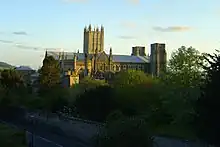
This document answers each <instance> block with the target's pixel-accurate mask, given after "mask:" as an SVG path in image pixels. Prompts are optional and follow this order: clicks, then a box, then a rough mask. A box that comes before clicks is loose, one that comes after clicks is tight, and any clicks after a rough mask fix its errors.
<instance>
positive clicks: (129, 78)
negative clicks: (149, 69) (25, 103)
mask: <svg viewBox="0 0 220 147" xmlns="http://www.w3.org/2000/svg"><path fill="white" fill-rule="evenodd" d="M150 80H152V78H149V76H147V75H146V74H145V73H144V72H142V71H136V70H128V71H122V72H119V73H118V74H117V75H116V76H115V77H114V81H113V85H114V87H124V86H127V85H129V86H134V85H137V84H142V83H147V82H149V81H150Z"/></svg>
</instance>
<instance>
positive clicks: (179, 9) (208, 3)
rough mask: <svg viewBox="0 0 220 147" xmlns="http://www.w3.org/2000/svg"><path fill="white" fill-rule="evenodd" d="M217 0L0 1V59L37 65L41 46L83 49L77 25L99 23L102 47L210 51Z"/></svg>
mask: <svg viewBox="0 0 220 147" xmlns="http://www.w3.org/2000/svg"><path fill="white" fill-rule="evenodd" d="M219 7H220V1H219V0H0V61H4V62H7V63H10V64H12V65H16V66H19V65H25V66H30V67H32V68H35V69H37V68H39V66H41V64H42V60H43V57H44V54H45V49H46V48H50V49H51V50H55V49H60V48H62V49H63V50H64V51H70V52H76V51H77V50H79V51H80V52H82V51H83V29H84V27H85V26H86V25H87V26H88V25H89V24H91V25H92V26H101V25H103V26H104V28H105V45H104V46H105V51H106V52H107V53H108V52H109V48H110V47H112V50H113V54H126V55H130V54H131V50H132V49H131V48H132V46H136V45H138V46H145V47H146V52H147V53H149V50H150V44H151V43H156V42H157V43H166V50H167V52H168V57H169V56H170V54H171V53H172V51H174V50H176V49H178V48H179V47H181V46H186V47H190V46H192V47H194V48H196V49H197V50H199V51H200V52H208V53H213V52H214V51H215V49H219V45H220V42H219V41H220V38H219V34H220V27H219V26H220V9H219Z"/></svg>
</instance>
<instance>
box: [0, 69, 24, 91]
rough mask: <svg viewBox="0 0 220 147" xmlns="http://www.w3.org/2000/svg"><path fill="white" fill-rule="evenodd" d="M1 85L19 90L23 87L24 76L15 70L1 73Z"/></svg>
mask: <svg viewBox="0 0 220 147" xmlns="http://www.w3.org/2000/svg"><path fill="white" fill-rule="evenodd" d="M1 85H2V86H3V87H5V88H9V89H11V88H18V87H19V86H21V85H23V79H22V76H21V75H20V74H19V73H18V72H16V71H15V70H12V69H8V70H6V69H5V70H3V71H2V72H1Z"/></svg>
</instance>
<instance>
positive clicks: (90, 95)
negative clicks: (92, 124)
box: [75, 86, 116, 121]
mask: <svg viewBox="0 0 220 147" xmlns="http://www.w3.org/2000/svg"><path fill="white" fill-rule="evenodd" d="M113 97H114V91H113V88H111V87H109V86H100V87H97V88H92V89H88V90H86V91H85V92H84V93H83V94H81V95H79V97H78V98H77V99H76V101H75V106H76V111H77V112H78V113H79V114H80V115H81V116H82V117H84V118H86V119H90V120H94V121H105V119H106V117H107V116H108V114H109V113H110V112H111V111H113V110H115V107H116V104H115V101H114V100H113Z"/></svg>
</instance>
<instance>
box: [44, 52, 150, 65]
mask: <svg viewBox="0 0 220 147" xmlns="http://www.w3.org/2000/svg"><path fill="white" fill-rule="evenodd" d="M75 54H76V55H77V60H78V61H83V60H84V58H85V56H84V53H74V52H53V51H48V52H47V55H48V56H53V57H54V58H55V59H56V60H58V59H59V56H60V57H63V58H64V60H73V57H74V55H75ZM112 57H113V62H122V63H149V62H150V58H149V56H131V55H112Z"/></svg>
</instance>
